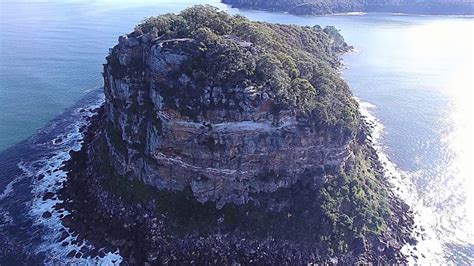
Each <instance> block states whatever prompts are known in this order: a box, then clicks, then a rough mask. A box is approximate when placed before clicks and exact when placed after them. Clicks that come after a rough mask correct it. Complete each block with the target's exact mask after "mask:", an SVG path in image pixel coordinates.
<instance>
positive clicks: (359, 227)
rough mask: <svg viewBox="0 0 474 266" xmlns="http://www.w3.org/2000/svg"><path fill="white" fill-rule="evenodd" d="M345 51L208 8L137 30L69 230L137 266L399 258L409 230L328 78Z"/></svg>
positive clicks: (323, 33) (111, 70) (110, 77)
mask: <svg viewBox="0 0 474 266" xmlns="http://www.w3.org/2000/svg"><path fill="white" fill-rule="evenodd" d="M348 49H350V47H348V46H347V44H345V42H344V41H343V38H342V36H340V35H339V33H338V31H337V30H336V29H334V28H332V27H328V28H325V29H322V28H320V27H319V26H314V27H300V26H291V25H290V26H288V25H278V24H268V23H259V22H252V21H249V20H247V19H246V18H244V17H241V16H229V15H228V14H226V13H224V12H221V11H218V10H216V9H214V8H212V7H208V6H197V7H194V8H190V9H187V10H185V11H183V12H181V13H180V14H179V15H173V14H168V15H162V16H159V17H152V18H149V19H147V20H145V21H144V22H143V23H141V24H140V25H138V26H137V27H136V29H135V31H134V32H132V33H130V34H127V35H124V36H121V37H120V38H119V43H118V45H116V46H115V47H114V48H113V49H111V52H110V55H109V56H108V57H107V63H106V64H105V65H104V90H105V96H106V101H105V104H104V106H103V107H102V110H101V112H100V115H99V116H98V117H96V118H95V120H94V122H93V123H92V126H91V127H90V128H89V129H88V131H87V138H86V140H85V144H84V146H83V148H82V150H81V151H80V152H78V153H77V154H74V155H73V159H72V160H71V162H70V163H69V165H68V166H67V167H68V169H69V170H70V174H69V181H68V183H67V184H66V186H65V189H64V190H63V193H62V197H63V198H64V199H66V202H67V204H66V207H67V209H69V210H70V212H71V215H69V216H66V221H67V222H66V223H67V225H68V226H69V227H72V228H73V229H74V230H78V228H79V229H81V230H79V231H80V232H79V234H80V235H82V236H83V238H86V239H90V238H92V239H102V242H104V241H103V240H106V241H105V242H106V243H108V245H112V246H113V247H114V248H119V250H120V252H121V254H122V255H123V256H124V257H125V258H126V259H127V260H128V261H129V262H131V263H144V262H150V263H165V262H169V261H170V260H173V261H175V262H178V263H186V262H188V263H189V262H190V261H194V262H200V263H209V262H212V263H232V262H233V261H234V262H240V263H249V262H260V263H277V262H282V261H286V262H287V263H308V262H327V261H329V260H331V259H333V260H334V258H337V259H338V260H339V261H342V262H346V263H354V262H357V261H359V262H364V261H378V262H400V261H404V256H403V255H402V254H401V253H400V248H401V247H402V245H403V244H405V243H406V242H407V241H409V240H410V239H409V235H410V228H411V226H412V219H411V218H410V213H409V212H408V206H406V204H403V203H402V202H400V201H399V200H398V199H396V198H395V197H394V196H393V195H392V193H391V192H390V190H389V189H388V187H387V184H386V183H385V181H384V177H383V174H382V170H383V169H382V168H381V167H380V165H379V163H378V159H377V156H376V154H375V152H374V151H373V149H372V148H371V147H370V144H369V142H368V136H367V135H368V133H367V132H368V130H367V126H366V125H365V123H364V122H363V120H362V118H361V116H360V114H359V112H358V105H357V103H356V102H355V101H354V99H353V98H352V95H351V92H350V90H349V88H348V86H347V85H346V84H345V82H344V81H343V80H342V79H341V78H340V77H339V74H338V72H337V66H338V65H339V59H338V55H339V54H340V53H342V52H345V51H347V50H348ZM83 202H87V204H82V203H83ZM91 210H93V211H91ZM84 228H86V230H84ZM130 243H132V244H130ZM257 251H258V252H257Z"/></svg>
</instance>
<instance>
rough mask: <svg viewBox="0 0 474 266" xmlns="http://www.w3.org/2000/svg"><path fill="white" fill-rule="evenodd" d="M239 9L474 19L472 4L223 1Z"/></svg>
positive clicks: (445, 0) (455, 0) (466, 0)
mask: <svg viewBox="0 0 474 266" xmlns="http://www.w3.org/2000/svg"><path fill="white" fill-rule="evenodd" d="M222 2H223V3H226V4H230V5H232V6H233V7H237V8H247V9H261V10H268V11H281V12H288V13H291V14H295V15H327V14H335V13H349V12H382V13H404V14H423V15H474V1H473V0H222Z"/></svg>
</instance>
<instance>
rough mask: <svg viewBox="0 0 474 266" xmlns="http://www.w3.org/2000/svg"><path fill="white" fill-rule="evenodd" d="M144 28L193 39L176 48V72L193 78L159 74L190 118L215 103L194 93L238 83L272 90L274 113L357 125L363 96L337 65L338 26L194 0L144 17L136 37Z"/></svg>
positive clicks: (158, 35)
mask: <svg viewBox="0 0 474 266" xmlns="http://www.w3.org/2000/svg"><path fill="white" fill-rule="evenodd" d="M143 33H148V34H150V35H151V36H152V37H153V38H155V39H158V40H172V39H182V38H191V39H193V40H194V41H193V42H192V43H191V44H190V43H187V44H186V45H185V44H182V45H181V47H178V48H176V47H174V48H173V49H180V50H181V51H184V52H185V53H186V55H187V57H188V61H187V62H186V63H185V64H183V69H180V70H178V73H174V74H173V75H174V76H175V77H179V76H181V74H183V73H184V74H186V75H187V76H188V77H190V78H191V80H192V81H193V82H192V83H193V84H191V85H184V86H183V85H180V86H179V87H177V86H176V85H175V84H170V81H169V79H167V80H162V81H157V82H161V83H160V84H158V85H157V86H158V87H160V88H161V90H162V91H163V96H164V98H165V99H164V101H165V102H167V103H170V104H172V103H173V101H174V99H176V98H179V99H180V102H181V104H180V106H181V108H182V107H183V106H185V107H186V108H188V109H185V110H180V111H182V112H183V113H184V114H185V115H189V116H190V117H192V116H193V115H194V116H195V115H196V114H198V113H199V112H200V111H201V110H203V108H209V107H203V106H201V104H200V103H199V101H197V100H196V99H199V97H200V96H201V95H202V93H203V89H204V88H205V87H206V86H219V87H222V88H223V89H224V93H225V94H226V90H227V89H230V88H235V86H242V87H246V86H254V87H255V88H256V89H257V90H265V91H270V92H271V99H272V101H273V108H272V110H273V112H275V113H278V112H280V111H282V110H293V111H295V112H296V113H297V114H298V115H299V116H300V117H304V118H311V119H307V120H308V121H310V123H312V124H313V126H315V127H317V126H321V125H325V126H335V127H341V128H344V129H347V130H348V131H352V130H353V129H354V128H356V127H357V126H358V123H359V119H358V115H359V114H358V111H357V103H356V102H355V101H354V100H353V99H352V95H351V93H350V90H349V88H348V87H347V85H346V84H345V82H344V81H343V80H342V79H341V78H340V77H339V75H338V73H337V70H336V65H337V64H338V58H337V53H338V52H339V49H340V48H341V47H334V46H333V45H332V43H333V42H332V41H333V40H334V39H335V38H339V39H338V42H340V40H342V37H341V36H340V35H339V33H338V32H337V30H333V29H327V30H323V29H322V28H321V27H319V26H314V27H301V26H296V25H279V24H268V23H261V22H252V21H250V20H248V19H246V18H244V17H242V16H230V15H228V14H227V13H225V12H223V11H219V10H217V9H215V8H213V7H210V6H196V7H193V8H189V9H186V10H184V11H182V12H181V13H180V14H179V15H174V14H166V15H162V16H158V17H151V18H149V19H146V20H145V21H143V22H142V23H141V24H139V25H138V26H137V27H136V29H135V32H134V33H132V36H140V35H142V34H143ZM169 45H172V44H169ZM175 45H176V44H175ZM344 45H345V43H344ZM111 61H113V60H111ZM112 67H113V65H112ZM215 108H218V107H215ZM221 108H232V107H230V106H221ZM177 109H179V108H178V107H177Z"/></svg>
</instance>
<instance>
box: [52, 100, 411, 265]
mask: <svg viewBox="0 0 474 266" xmlns="http://www.w3.org/2000/svg"><path fill="white" fill-rule="evenodd" d="M103 112H104V111H103V107H101V108H100V110H99V112H98V114H97V115H95V116H94V117H92V118H91V121H90V124H89V126H87V127H84V128H83V129H82V132H83V134H84V139H83V140H84V142H83V145H82V147H81V149H80V150H79V151H72V152H71V159H70V160H68V161H67V162H66V163H65V166H64V169H63V170H64V171H67V172H68V177H67V180H66V181H65V183H64V186H63V188H62V189H61V190H60V192H59V195H58V197H59V199H61V200H63V202H64V204H57V205H56V206H55V209H56V210H59V209H63V210H66V211H67V212H68V213H69V214H68V215H65V216H64V217H62V218H61V223H62V224H63V225H64V226H65V227H67V228H69V229H70V231H69V233H64V232H63V233H62V235H61V237H60V238H59V239H58V240H59V241H60V242H61V241H62V243H63V245H65V244H64V243H65V242H67V241H65V239H66V238H68V237H69V235H71V236H74V237H77V242H75V244H76V243H79V244H82V242H83V241H86V242H88V243H89V244H91V246H93V247H94V248H92V249H89V250H86V249H83V250H77V251H75V252H73V251H71V252H69V254H68V257H69V258H80V257H83V258H85V257H89V258H100V257H103V256H105V254H106V253H107V252H112V253H117V252H118V253H117V254H120V256H121V257H122V258H123V259H124V260H125V261H128V262H129V263H131V264H135V263H143V262H145V261H146V260H147V259H149V258H150V257H152V258H153V256H160V257H162V258H161V261H162V262H166V261H168V262H173V261H175V262H183V263H186V262H187V263H191V262H192V261H194V262H195V263H216V262H219V263H231V262H233V261H242V260H243V261H247V262H249V261H259V259H261V258H259V257H258V256H257V255H258V254H260V252H264V253H265V254H272V256H273V257H272V259H269V260H267V261H260V262H264V263H272V262H273V263H275V262H277V261H284V260H285V259H287V260H288V261H287V262H298V263H304V262H305V261H304V260H299V261H298V259H301V258H302V257H305V256H304V252H305V250H304V248H303V247H301V246H291V245H289V243H288V242H287V243H284V244H283V245H279V244H278V243H276V242H275V239H272V238H268V239H265V241H262V242H260V243H257V242H255V241H250V240H247V239H245V236H244V235H242V236H235V235H234V236H230V237H229V235H228V234H222V233H221V232H220V230H219V228H216V229H217V231H216V232H215V233H214V234H212V235H211V236H208V237H207V238H203V237H202V236H198V235H195V234H188V235H185V236H184V237H182V235H180V233H178V232H177V233H176V235H172V234H169V232H165V230H164V227H165V224H166V223H169V221H167V219H166V216H165V215H163V214H160V215H157V212H156V209H155V206H154V204H153V203H154V202H152V203H150V204H149V205H148V206H147V205H146V202H140V201H138V202H133V203H130V202H127V201H126V200H124V199H123V198H121V197H120V196H119V195H116V194H114V193H110V192H109V191H108V190H107V189H104V187H103V181H104V179H106V178H107V177H106V176H104V175H103V174H97V173H95V172H94V170H92V171H91V169H90V168H89V167H90V165H89V164H90V157H89V155H88V152H89V151H91V150H93V149H97V148H98V147H99V146H100V144H99V145H98V143H97V136H100V131H101V130H102V125H101V119H102V116H103ZM364 123H365V129H364V131H365V134H366V138H367V139H371V137H370V136H371V132H372V130H373V125H370V123H367V121H365V120H364ZM372 145H373V144H372ZM370 151H371V155H370V156H371V157H372V158H373V159H374V160H377V161H378V163H377V169H376V170H377V171H379V172H384V171H385V169H384V166H383V165H382V163H381V162H380V160H379V157H378V154H377V151H376V149H375V148H374V147H372V148H371V149H370ZM102 170H103V169H102ZM99 171H100V170H99ZM383 184H384V186H386V187H387V188H388V191H389V192H390V193H389V199H390V208H391V209H392V211H393V213H394V215H395V216H396V217H398V218H399V220H398V223H391V224H389V225H388V226H389V227H390V228H391V229H392V231H393V232H396V235H395V236H391V235H383V238H385V244H386V245H385V246H383V245H381V246H378V247H376V248H377V249H378V250H379V251H380V250H381V251H382V252H391V253H394V254H392V255H395V253H397V254H396V255H395V256H398V259H399V261H402V262H404V263H407V262H408V259H409V257H408V254H401V253H400V254H398V253H399V250H401V249H402V246H400V245H399V244H398V243H397V241H400V242H402V243H404V245H407V244H409V245H412V246H413V245H415V244H416V240H414V239H413V237H412V233H413V225H414V220H413V212H412V211H411V210H410V207H409V206H408V205H407V204H406V203H404V202H403V201H402V200H401V199H400V198H399V197H398V196H396V195H395V193H394V187H393V185H392V184H390V183H389V181H388V180H384V181H383ZM191 197H192V196H191ZM150 238H151V239H154V240H153V242H156V246H147V245H142V244H143V243H144V242H146V241H145V240H149V239H150ZM180 238H181V239H180ZM395 239H396V240H395ZM138 243H142V244H138ZM196 244H197V245H198V246H195V245H196ZM280 244H281V243H280ZM236 247H239V248H240V249H239V251H238V252H235V249H236ZM317 248H318V247H315V246H312V247H311V249H310V250H307V251H306V252H311V251H314V250H315V249H317ZM362 248H365V249H367V246H365V245H362ZM152 250H153V251H155V253H154V255H153V252H150V251H152ZM157 250H158V252H156V251H157ZM196 250H199V252H198V254H196V253H195V252H194V251H196ZM257 251H258V252H257ZM302 253H303V255H302ZM350 253H351V252H350ZM369 253H370V252H369ZM147 254H148V255H147ZM210 254H212V256H210ZM242 254H245V255H242ZM252 255H253V256H255V257H252ZM306 255H309V256H311V255H310V254H306ZM163 256H164V258H163ZM211 258H212V259H211ZM267 259H268V257H267ZM314 259H315V260H314V261H315V262H327V263H330V262H334V258H333V259H332V260H331V259H329V260H328V258H326V259H323V258H322V257H318V255H315V256H314ZM338 259H339V260H341V261H345V262H349V261H352V262H354V258H351V257H350V256H349V257H345V258H338ZM364 259H365V260H364V261H365V262H366V263H368V262H373V261H377V260H378V258H377V256H376V255H375V254H372V255H370V254H367V255H366V257H365V258H364ZM415 259H416V258H415ZM336 260H337V259H336Z"/></svg>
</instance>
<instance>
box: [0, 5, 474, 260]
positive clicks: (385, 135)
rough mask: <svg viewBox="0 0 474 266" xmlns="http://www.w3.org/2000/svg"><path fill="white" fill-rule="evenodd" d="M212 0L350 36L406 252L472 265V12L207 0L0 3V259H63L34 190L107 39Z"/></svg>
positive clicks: (86, 102) (68, 131) (72, 129)
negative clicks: (268, 8)
mask: <svg viewBox="0 0 474 266" xmlns="http://www.w3.org/2000/svg"><path fill="white" fill-rule="evenodd" d="M206 3H209V4H212V5H215V6H217V7H219V8H222V9H225V10H228V12H230V13H232V14H237V13H238V14H242V15H245V16H247V17H249V18H250V19H253V20H260V21H267V22H274V23H285V24H298V25H315V24H319V25H321V26H326V25H333V26H336V27H337V28H338V29H340V30H341V33H342V34H343V36H344V37H345V39H346V41H347V42H348V43H349V44H350V45H352V46H354V48H355V50H354V52H352V53H349V54H346V55H345V56H344V57H343V60H344V64H345V67H344V68H343V70H342V75H343V77H344V79H345V80H346V81H347V83H348V84H349V85H350V87H351V89H352V91H353V93H354V95H355V97H357V99H358V100H359V102H360V106H361V111H362V112H363V114H364V115H365V116H366V118H367V120H368V121H369V122H370V123H373V124H374V126H375V129H374V130H375V131H374V134H373V135H374V136H373V142H374V145H375V146H376V147H377V149H378V151H379V154H380V156H381V158H382V160H383V161H384V163H385V165H386V168H387V176H389V178H390V180H391V182H392V183H393V185H394V190H395V191H397V193H398V194H399V195H400V197H402V198H403V199H405V200H406V201H407V202H408V203H409V204H410V205H411V206H412V207H413V208H414V210H415V215H416V222H417V226H418V227H417V230H416V231H417V233H418V234H419V235H418V240H419V244H418V245H417V247H416V250H415V249H414V248H413V247H406V249H405V252H407V253H413V254H415V255H416V256H417V257H418V260H417V262H418V263H433V264H445V263H447V262H450V263H454V264H465V265H468V264H474V231H473V230H474V224H473V222H474V181H473V179H472V178H471V177H472V174H473V164H474V156H473V151H474V141H472V136H474V129H473V118H472V117H473V115H474V110H473V109H474V107H473V104H472V102H473V100H474V97H473V90H474V75H473V73H474V48H473V47H474V17H472V16H471V17H460V16H416V15H402V14H381V13H370V14H364V13H351V14H340V15H332V16H294V15H290V14H285V13H276V12H265V11H250V10H239V9H234V8H231V7H230V6H227V5H224V4H220V3H219V1H201V0H199V1H184V0H175V1H169V0H164V1H160V0H155V1H147V0H140V1H133V3H130V2H127V1H108V0H98V1H90V0H89V1H88V0H69V1H15V2H9V1H2V2H1V3H0V23H1V24H0V247H1V246H2V245H6V244H8V245H9V246H12V247H15V253H11V256H8V257H4V258H0V264H12V263H15V262H19V261H21V260H22V259H23V258H25V256H23V255H24V254H29V255H31V258H32V261H34V260H46V261H47V262H51V263H54V262H67V261H68V260H67V259H66V258H65V255H66V254H67V253H68V252H69V250H70V249H71V247H63V246H61V245H60V243H55V241H54V239H55V237H56V238H57V236H58V234H60V229H61V225H60V224H59V221H58V217H55V216H54V217H53V218H52V219H48V220H45V219H42V218H41V214H42V213H43V211H44V209H46V208H49V207H50V206H51V204H54V199H53V200H47V201H43V200H42V199H41V196H40V195H41V194H42V193H43V191H45V190H46V189H47V190H54V189H57V188H58V181H60V180H61V179H63V178H65V175H66V173H63V172H62V171H60V170H58V169H59V168H60V166H61V164H62V162H63V161H64V160H67V159H68V157H69V154H68V152H69V151H70V150H77V149H79V148H80V145H81V138H82V135H81V133H80V132H79V128H80V127H81V126H83V125H85V124H86V123H87V118H88V117H90V116H91V115H93V113H94V108H95V107H96V106H98V105H100V103H101V101H102V100H103V95H102V93H101V86H102V77H101V72H102V64H103V63H104V62H105V59H104V58H105V56H106V55H107V53H108V49H109V48H111V47H112V46H113V45H115V44H116V43H117V38H118V36H120V35H122V34H124V33H128V32H130V31H132V30H133V27H134V25H136V24H137V23H138V22H140V21H141V20H142V19H144V18H146V17H148V16H153V15H158V14H163V13H168V12H179V11H180V10H182V9H184V8H186V7H189V6H192V5H193V4H206ZM39 175H43V176H44V178H42V179H41V180H38V178H37V177H38V176H39ZM0 250H1V248H0ZM20 254H22V256H20ZM1 256H2V255H1V254H0V257H1ZM103 260H104V261H105V262H119V261H120V257H119V256H118V255H117V254H114V253H110V254H108V256H107V257H106V258H104V259H103ZM83 262H94V261H88V260H87V259H83Z"/></svg>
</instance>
